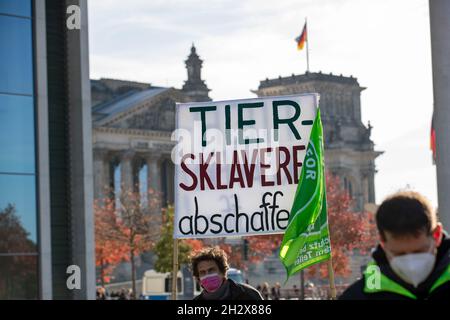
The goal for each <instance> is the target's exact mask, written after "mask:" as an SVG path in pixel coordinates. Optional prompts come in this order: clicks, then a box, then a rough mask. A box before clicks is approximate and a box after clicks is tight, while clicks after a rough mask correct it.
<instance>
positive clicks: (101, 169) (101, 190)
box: [94, 149, 109, 200]
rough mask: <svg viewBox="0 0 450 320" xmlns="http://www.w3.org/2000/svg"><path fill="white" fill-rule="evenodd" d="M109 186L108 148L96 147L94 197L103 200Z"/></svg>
mask: <svg viewBox="0 0 450 320" xmlns="http://www.w3.org/2000/svg"><path fill="white" fill-rule="evenodd" d="M108 187H109V162H108V150H106V149H94V199H95V200H101V199H104V198H105V197H106V196H107V195H108V192H107V188H108Z"/></svg>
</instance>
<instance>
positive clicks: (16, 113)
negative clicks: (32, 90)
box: [0, 94, 35, 198]
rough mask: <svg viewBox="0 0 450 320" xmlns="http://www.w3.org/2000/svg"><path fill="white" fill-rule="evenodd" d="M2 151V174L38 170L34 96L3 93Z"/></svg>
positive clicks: (0, 113)
mask: <svg viewBox="0 0 450 320" xmlns="http://www.w3.org/2000/svg"><path fill="white" fill-rule="evenodd" d="M0 150H1V152H0V173H5V172H7V173H35V141H34V105H33V98H32V97H26V96H15V95H5V94H0ZM1 197H2V196H1V195H0V198H1Z"/></svg>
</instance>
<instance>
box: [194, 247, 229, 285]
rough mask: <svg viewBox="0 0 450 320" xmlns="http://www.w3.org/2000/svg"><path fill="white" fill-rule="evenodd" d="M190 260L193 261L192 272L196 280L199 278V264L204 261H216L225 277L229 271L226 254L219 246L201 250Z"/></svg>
mask: <svg viewBox="0 0 450 320" xmlns="http://www.w3.org/2000/svg"><path fill="white" fill-rule="evenodd" d="M190 259H191V270H192V273H193V274H194V277H196V278H199V274H198V264H199V263H200V262H202V261H209V260H213V261H215V262H216V264H217V266H218V267H219V270H220V272H222V273H223V274H224V275H225V274H226V273H227V271H228V269H229V266H228V259H227V254H226V252H225V251H223V250H222V249H220V248H219V247H217V246H216V247H207V248H203V249H200V250H199V251H196V252H194V253H193V254H192V255H191V257H190Z"/></svg>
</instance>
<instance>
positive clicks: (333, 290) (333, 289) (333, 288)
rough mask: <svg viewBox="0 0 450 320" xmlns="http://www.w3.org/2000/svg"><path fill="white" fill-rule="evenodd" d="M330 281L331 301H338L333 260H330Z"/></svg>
mask: <svg viewBox="0 0 450 320" xmlns="http://www.w3.org/2000/svg"><path fill="white" fill-rule="evenodd" d="M328 279H329V282H330V296H331V300H336V284H335V283H334V270H333V258H332V257H330V259H328Z"/></svg>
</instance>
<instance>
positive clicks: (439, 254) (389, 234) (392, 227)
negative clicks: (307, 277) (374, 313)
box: [339, 191, 450, 300]
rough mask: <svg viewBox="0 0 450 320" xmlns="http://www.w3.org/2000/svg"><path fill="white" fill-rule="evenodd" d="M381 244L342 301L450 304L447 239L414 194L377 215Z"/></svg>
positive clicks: (397, 198) (399, 197) (400, 196)
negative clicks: (417, 301) (435, 302)
mask: <svg viewBox="0 0 450 320" xmlns="http://www.w3.org/2000/svg"><path fill="white" fill-rule="evenodd" d="M376 222H377V228H378V233H379V236H380V244H379V245H378V247H377V248H376V250H375V251H374V252H373V254H372V257H373V261H371V262H370V263H369V264H368V265H367V267H366V270H365V272H364V274H363V277H362V278H361V279H360V280H358V281H357V282H355V283H354V284H353V285H351V286H350V287H349V288H348V289H347V290H346V291H345V292H344V293H343V294H342V295H341V296H340V298H339V299H341V300H411V299H412V300H448V299H450V239H449V238H448V236H447V234H446V232H445V231H444V230H443V228H442V224H441V223H439V222H438V220H437V214H436V212H435V210H434V209H433V208H432V206H431V204H430V203H429V202H428V200H427V199H426V198H425V197H423V196H422V195H421V194H419V193H417V192H412V191H405V192H399V193H396V194H394V195H393V196H391V197H389V198H387V199H386V200H385V201H383V203H382V204H381V205H380V207H379V208H378V210H377V213H376Z"/></svg>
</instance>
